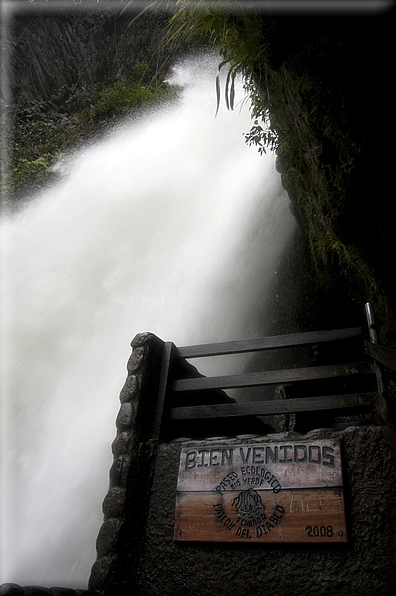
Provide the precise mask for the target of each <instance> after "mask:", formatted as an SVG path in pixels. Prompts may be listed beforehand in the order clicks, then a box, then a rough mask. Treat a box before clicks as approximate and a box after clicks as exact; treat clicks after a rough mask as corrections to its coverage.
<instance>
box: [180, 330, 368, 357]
mask: <svg viewBox="0 0 396 596" xmlns="http://www.w3.org/2000/svg"><path fill="white" fill-rule="evenodd" d="M361 335H362V330H361V328H360V327H352V328H349V329H330V330H325V331H310V332H308V333H295V334H288V335H274V336H271V337H260V338H256V339H244V340H239V341H229V342H221V343H212V344H202V345H196V346H182V347H179V348H178V349H179V355H180V357H182V358H198V357H204V356H220V355H224V354H238V353H243V352H256V351H261V350H270V349H275V348H288V347H293V346H303V345H310V344H317V343H322V342H328V341H337V340H343V339H351V338H354V337H361Z"/></svg>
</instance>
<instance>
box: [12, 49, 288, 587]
mask: <svg viewBox="0 0 396 596" xmlns="http://www.w3.org/2000/svg"><path fill="white" fill-rule="evenodd" d="M215 75H216V62H215V61H213V60H212V58H210V57H208V58H202V57H201V58H200V59H197V58H195V59H190V60H187V61H184V62H183V63H181V64H179V65H178V66H176V67H175V69H174V74H173V76H172V82H174V83H178V84H179V85H181V86H182V87H183V92H182V95H181V98H180V100H179V101H178V102H177V103H176V104H175V105H173V106H164V107H163V108H162V109H159V110H157V111H152V112H150V113H148V114H146V115H145V116H144V117H142V118H141V119H140V120H138V121H131V122H129V121H125V122H123V123H122V125H120V126H119V127H117V129H115V130H113V131H112V132H110V133H109V134H107V136H106V137H104V138H102V139H101V140H100V141H98V142H97V143H96V144H93V145H92V146H89V147H87V148H86V149H85V150H82V151H80V152H79V154H78V155H77V156H75V157H73V158H72V159H71V160H69V161H68V162H67V163H60V164H59V166H58V167H59V169H60V170H61V171H62V172H63V176H62V178H61V180H60V182H58V183H57V184H56V185H53V186H51V187H49V188H47V189H45V190H44V191H43V192H42V193H41V194H40V195H39V196H36V197H33V198H32V199H31V200H30V201H29V202H28V203H27V205H26V206H25V207H24V208H23V209H22V210H21V211H19V212H17V213H14V214H11V215H8V216H4V217H3V219H2V247H1V248H2V262H1V266H2V300H3V305H2V311H1V313H2V314H1V316H2V320H1V323H2V341H1V349H2V352H1V367H2V370H1V379H2V380H1V382H2V396H3V406H2V421H3V422H2V431H3V432H2V437H3V439H2V440H3V445H2V447H3V449H2V454H3V460H2V477H3V495H4V497H3V502H2V517H3V519H2V531H3V544H2V549H3V553H2V555H1V560H2V575H1V581H2V582H17V583H20V584H25V585H26V584H41V585H47V586H51V585H63V586H69V587H84V586H85V585H86V583H87V580H88V577H89V572H90V567H91V565H92V564H93V562H94V560H95V556H96V554H95V540H96V536H97V533H98V529H99V527H100V524H101V521H102V513H101V502H102V500H103V498H104V495H105V494H106V491H107V488H108V470H109V468H110V465H111V451H110V444H111V442H112V440H113V439H114V437H115V418H116V415H117V412H118V408H119V402H118V394H119V391H120V389H121V387H122V385H123V383H124V380H125V376H126V362H127V360H128V357H129V355H130V341H131V339H132V338H133V337H134V336H135V335H136V333H139V332H144V331H150V332H153V333H155V334H156V335H158V336H160V337H161V338H162V339H164V340H172V341H174V342H175V343H176V344H178V345H186V344H193V343H202V342H211V341H222V340H229V339H238V338H247V337H254V336H259V335H262V334H263V329H258V328H257V317H255V313H257V311H258V310H260V311H262V309H263V308H264V307H265V301H266V299H267V297H268V294H269V292H270V287H271V284H272V282H273V277H274V271H275V269H276V267H277V263H278V261H279V259H280V257H281V255H282V253H283V251H284V249H285V246H286V244H287V242H288V240H289V238H290V237H291V235H292V232H293V230H294V225H295V224H294V220H293V217H292V215H291V213H290V210H289V201H288V197H287V195H286V194H285V193H284V191H283V189H282V187H281V183H280V176H279V174H278V173H277V172H276V169H275V156H274V155H273V154H268V155H264V156H260V155H259V154H258V152H257V150H256V148H254V147H248V146H247V145H246V144H245V142H244V137H243V133H244V132H247V131H248V130H249V129H250V126H251V120H250V113H249V109H248V105H246V103H245V104H244V103H243V102H241V100H242V98H243V90H242V85H241V84H239V89H237V94H238V96H237V101H236V103H238V101H239V105H237V107H236V109H235V110H234V111H233V112H229V111H227V109H226V107H225V106H224V105H221V106H220V110H219V113H218V115H217V117H215V110H216V105H215V104H216V94H215V90H214V79H215ZM264 331H265V330H264Z"/></svg>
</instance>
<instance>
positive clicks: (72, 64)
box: [8, 3, 169, 110]
mask: <svg viewBox="0 0 396 596" xmlns="http://www.w3.org/2000/svg"><path fill="white" fill-rule="evenodd" d="M117 4H118V3H117ZM136 16H137V15H136V14H135V13H134V12H131V11H127V12H125V13H123V14H121V9H120V6H119V5H118V9H117V10H116V9H114V10H110V9H108V10H101V11H98V10H97V11H95V12H94V13H91V12H81V13H73V12H72V11H70V10H64V11H63V12H62V11H61V10H58V11H56V12H54V13H51V12H50V13H48V12H45V11H37V12H36V13H33V14H32V13H30V12H29V13H27V14H23V13H22V14H21V15H18V14H16V15H15V17H14V19H13V20H12V21H11V27H10V29H11V30H10V33H9V38H10V39H9V45H10V49H11V46H12V52H11V55H10V64H9V68H8V77H9V84H10V88H11V92H12V95H13V102H14V109H16V110H17V109H18V108H20V107H21V106H23V105H25V106H26V105H29V104H31V103H34V102H42V101H47V100H49V99H51V100H53V101H55V102H56V101H67V100H68V99H69V98H70V96H71V95H72V94H73V93H74V92H75V91H76V90H80V89H83V88H84V87H85V86H86V85H90V84H92V83H93V82H108V81H113V80H114V79H116V78H118V77H125V76H128V75H129V74H130V72H131V69H132V67H133V65H134V64H135V63H136V62H139V61H146V62H148V61H151V60H153V61H154V64H155V67H156V72H158V73H159V71H160V69H161V68H162V66H163V62H164V61H165V57H166V54H167V53H169V48H168V47H166V48H165V41H164V40H165V35H166V22H167V20H168V19H169V14H167V13H157V12H155V11H147V12H146V13H145V14H144V15H141V16H140V17H139V18H137V19H136V20H134V19H135V17H136ZM132 21H134V22H132ZM61 91H62V92H61Z"/></svg>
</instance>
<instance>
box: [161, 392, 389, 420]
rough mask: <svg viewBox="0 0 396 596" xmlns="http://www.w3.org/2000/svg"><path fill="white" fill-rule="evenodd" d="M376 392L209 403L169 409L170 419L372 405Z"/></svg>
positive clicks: (255, 414) (267, 413) (253, 414)
mask: <svg viewBox="0 0 396 596" xmlns="http://www.w3.org/2000/svg"><path fill="white" fill-rule="evenodd" d="M376 397H377V393H374V392H371V393H352V394H345V395H324V396H321V397H297V398H293V399H274V400H268V401H255V402H246V403H235V404H211V405H206V406H184V407H178V408H172V409H171V410H170V411H169V416H170V418H171V419H172V420H189V419H195V418H222V417H225V416H268V415H270V414H283V413H286V412H308V411H316V410H336V409H340V408H356V407H362V406H372V405H373V403H374V399H375V398H376Z"/></svg>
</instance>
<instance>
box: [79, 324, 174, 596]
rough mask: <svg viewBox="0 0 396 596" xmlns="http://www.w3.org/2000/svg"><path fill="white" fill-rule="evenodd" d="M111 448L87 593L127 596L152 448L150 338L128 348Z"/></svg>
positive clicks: (158, 343) (155, 355)
mask: <svg viewBox="0 0 396 596" xmlns="http://www.w3.org/2000/svg"><path fill="white" fill-rule="evenodd" d="M131 345H132V355H131V357H130V358H129V361H128V365H127V370H128V376H127V379H126V381H125V385H124V387H123V389H122V390H121V394H120V401H121V407H120V410H119V413H118V416H117V420H116V427H117V436H116V438H115V440H114V442H113V444H112V451H113V455H114V463H113V465H112V467H111V469H110V487H109V491H108V493H107V495H106V497H105V499H104V502H103V513H104V521H103V525H102V527H101V529H100V531H99V535H98V538H97V543H96V549H97V560H96V562H95V563H94V565H93V567H92V571H91V577H90V580H89V588H90V589H91V590H97V591H99V592H101V593H102V594H110V593H113V594H115V593H117V594H118V595H119V596H121V595H122V594H124V593H125V594H126V593H127V592H129V593H130V591H131V589H132V588H133V586H134V584H135V583H136V578H137V573H138V568H139V562H140V558H141V554H142V552H141V551H142V547H143V536H144V530H145V524H146V519H147V509H148V503H149V494H150V487H151V482H152V474H153V465H154V459H155V450H156V445H155V443H154V441H152V440H151V437H152V431H153V424H154V416H155V411H156V402H157V395H158V386H159V380H160V374H161V363H162V354H163V349H164V342H163V341H162V340H160V339H159V338H158V337H156V336H155V335H153V334H151V333H142V334H139V335H137V336H136V337H135V338H134V339H133V341H132V343H131Z"/></svg>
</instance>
